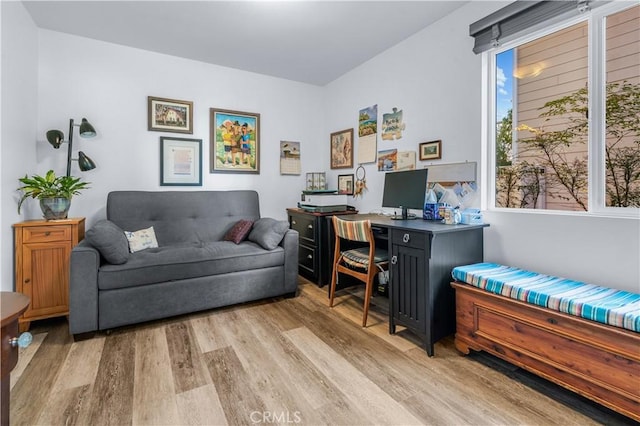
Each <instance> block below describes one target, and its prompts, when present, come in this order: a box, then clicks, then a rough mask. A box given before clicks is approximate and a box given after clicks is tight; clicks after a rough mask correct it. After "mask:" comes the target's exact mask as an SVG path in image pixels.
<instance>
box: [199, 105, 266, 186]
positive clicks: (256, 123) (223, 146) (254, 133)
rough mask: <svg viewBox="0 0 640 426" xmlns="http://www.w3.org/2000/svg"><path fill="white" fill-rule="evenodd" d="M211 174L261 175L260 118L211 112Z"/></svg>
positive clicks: (249, 115) (231, 112)
mask: <svg viewBox="0 0 640 426" xmlns="http://www.w3.org/2000/svg"><path fill="white" fill-rule="evenodd" d="M210 112H211V124H210V127H211V129H210V130H211V139H210V142H209V143H210V146H209V155H210V157H211V159H210V162H209V167H210V170H209V171H210V172H211V173H256V174H259V173H260V114H257V113H253V112H241V111H229V110H224V109H216V108H211V109H210Z"/></svg>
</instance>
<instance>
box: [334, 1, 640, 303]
mask: <svg viewBox="0 0 640 426" xmlns="http://www.w3.org/2000/svg"><path fill="white" fill-rule="evenodd" d="M505 4H506V3H505V2H502V3H500V2H471V3H469V4H467V5H466V6H464V7H462V8H460V9H458V10H456V11H455V12H453V13H452V14H450V15H449V16H447V17H445V18H443V19H442V20H440V21H438V22H436V23H434V24H433V25H431V26H430V27H428V28H426V29H425V30H423V31H421V32H420V33H418V34H416V35H414V36H413V37H411V38H409V39H407V40H405V41H404V42H402V43H400V44H398V45H396V46H394V47H392V48H391V49H389V50H388V51H386V52H384V53H383V54H381V55H379V56H377V57H375V58H374V59H372V60H370V61H368V62H367V63H366V64H364V65H362V66H360V67H359V68H357V69H355V70H353V71H351V72H350V73H348V74H346V75H344V76H343V77H341V78H339V79H338V80H336V81H334V82H332V83H331V84H329V85H328V86H327V87H326V93H325V97H326V98H325V110H326V115H327V127H326V128H325V132H324V133H325V135H329V133H331V132H334V131H337V130H342V129H345V128H350V127H353V128H354V129H357V116H358V111H359V110H360V109H362V108H364V107H366V106H369V105H373V104H378V120H379V124H380V123H381V119H382V113H385V112H390V111H391V109H392V108H393V107H398V108H399V109H402V110H403V111H404V120H405V123H406V131H405V132H404V134H403V137H402V139H400V140H398V141H382V140H379V141H378V150H383V149H390V148H398V150H401V151H404V150H417V149H418V144H419V143H420V142H425V141H428V140H433V139H442V153H443V157H442V160H438V161H437V162H436V163H438V164H440V163H450V162H460V161H465V160H469V161H477V162H478V166H479V165H480V160H481V140H480V139H481V106H482V100H481V92H480V90H481V58H480V56H478V55H475V54H474V53H473V52H472V51H471V49H472V46H473V40H472V39H471V37H469V35H468V31H469V24H471V23H472V22H475V21H476V20H478V19H480V18H482V17H484V16H486V15H488V14H490V13H492V12H493V11H495V10H497V9H498V8H500V7H502V6H504V5H505ZM379 130H380V129H379ZM379 139H380V138H379ZM327 144H328V142H327ZM356 158H357V142H356ZM427 164H428V163H420V162H418V167H423V166H424V165H427ZM356 166H357V164H356ZM327 168H328V167H327ZM365 169H366V172H367V186H368V188H369V190H368V192H367V193H365V195H364V197H363V198H362V199H356V200H351V203H352V204H353V205H355V206H356V207H357V208H358V209H359V210H360V211H362V212H369V211H372V210H379V209H380V207H381V202H382V187H383V184H384V173H382V172H378V171H377V166H376V165H375V164H367V165H365ZM354 171H355V168H354V169H353V170H350V169H349V170H345V169H340V170H333V171H331V172H330V178H329V182H330V183H331V182H335V180H336V179H337V177H336V176H337V175H338V174H345V173H353V172H354ZM481 172H482V171H481V170H480V168H478V173H481ZM334 185H335V183H334ZM418 213H419V212H418ZM485 220H486V222H488V223H489V224H490V225H491V226H490V227H489V228H486V229H485V234H484V235H485V244H484V253H485V260H486V261H492V262H502V263H505V264H509V265H513V266H518V267H522V268H529V269H532V270H536V271H538V272H542V273H549V274H555V275H560V276H566V277H568V278H573V279H578V280H584V281H589V282H593V283H596V284H601V285H606V286H610V287H614V288H619V289H625V290H631V291H636V292H638V291H640V220H637V219H620V218H617V219H616V218H604V217H576V216H570V215H559V214H526V213H522V212H506V213H498V212H485Z"/></svg>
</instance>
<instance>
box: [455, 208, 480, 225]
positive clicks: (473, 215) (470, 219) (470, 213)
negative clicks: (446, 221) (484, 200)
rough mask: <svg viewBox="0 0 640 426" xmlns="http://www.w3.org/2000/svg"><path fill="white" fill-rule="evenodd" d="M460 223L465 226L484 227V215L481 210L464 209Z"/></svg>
mask: <svg viewBox="0 0 640 426" xmlns="http://www.w3.org/2000/svg"><path fill="white" fill-rule="evenodd" d="M460 216H461V220H460V223H462V224H464V225H482V224H483V223H484V222H483V221H482V213H480V209H464V210H462V212H460Z"/></svg>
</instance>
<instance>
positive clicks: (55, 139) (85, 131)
mask: <svg viewBox="0 0 640 426" xmlns="http://www.w3.org/2000/svg"><path fill="white" fill-rule="evenodd" d="M74 126H76V127H79V128H80V137H82V138H92V137H94V136H95V135H96V130H95V129H94V128H93V126H92V125H91V124H90V123H89V122H88V121H87V119H86V118H83V119H82V122H81V123H80V124H75V123H74V122H73V118H72V119H71V120H69V140H68V141H65V140H64V133H62V131H60V130H49V131H48V132H47V140H48V141H49V143H50V144H51V145H52V146H53V147H54V148H55V149H58V148H60V145H62V143H63V142H68V144H69V146H68V147H67V176H71V160H72V158H71V150H72V148H73V128H74ZM73 160H74V161H77V162H78V167H80V170H81V171H83V172H86V171H88V170H93V169H95V168H96V163H94V162H93V160H92V159H91V158H89V157H87V156H86V155H85V153H84V152H82V151H78V158H73Z"/></svg>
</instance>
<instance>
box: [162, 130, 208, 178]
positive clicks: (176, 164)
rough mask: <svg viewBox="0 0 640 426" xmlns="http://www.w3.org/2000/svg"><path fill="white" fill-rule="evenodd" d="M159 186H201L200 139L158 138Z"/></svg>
mask: <svg viewBox="0 0 640 426" xmlns="http://www.w3.org/2000/svg"><path fill="white" fill-rule="evenodd" d="M160 185H162V186H172V185H173V186H202V139H183V138H171V137H161V138H160Z"/></svg>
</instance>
